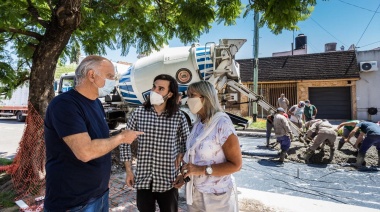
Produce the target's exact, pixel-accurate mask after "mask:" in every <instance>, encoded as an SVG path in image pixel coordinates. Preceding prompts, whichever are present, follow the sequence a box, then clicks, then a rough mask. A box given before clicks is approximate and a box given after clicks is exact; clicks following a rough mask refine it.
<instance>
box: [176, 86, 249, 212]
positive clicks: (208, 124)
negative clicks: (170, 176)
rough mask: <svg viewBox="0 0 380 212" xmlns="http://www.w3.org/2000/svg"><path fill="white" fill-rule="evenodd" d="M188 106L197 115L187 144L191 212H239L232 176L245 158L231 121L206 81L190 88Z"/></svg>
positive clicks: (187, 186)
mask: <svg viewBox="0 0 380 212" xmlns="http://www.w3.org/2000/svg"><path fill="white" fill-rule="evenodd" d="M187 92H188V97H189V98H188V100H187V104H188V106H189V109H190V111H191V112H192V113H193V114H196V115H198V121H197V122H196V123H195V124H194V126H193V129H192V131H191V134H190V136H189V138H188V140H187V142H186V149H187V151H186V153H185V156H184V162H185V164H184V165H183V166H182V169H181V171H182V173H183V175H184V176H183V177H184V178H187V177H189V178H190V179H189V178H188V179H189V180H187V181H188V182H187V184H186V202H187V204H188V211H189V212H192V211H228V212H230V211H238V201H237V194H236V186H235V183H234V179H233V176H232V173H234V172H237V171H239V170H240V168H241V166H242V156H241V150H240V145H239V140H238V137H237V135H236V131H235V128H234V125H233V124H232V122H231V119H230V118H229V117H228V116H227V114H226V113H224V112H223V110H222V109H221V106H220V104H219V101H218V95H217V93H216V91H215V88H214V86H212V84H211V83H209V82H207V81H200V82H195V83H192V84H190V85H189V88H188V91H187Z"/></svg>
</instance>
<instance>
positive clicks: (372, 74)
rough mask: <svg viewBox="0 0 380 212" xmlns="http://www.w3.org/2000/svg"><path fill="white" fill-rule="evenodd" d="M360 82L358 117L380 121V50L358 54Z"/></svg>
mask: <svg viewBox="0 0 380 212" xmlns="http://www.w3.org/2000/svg"><path fill="white" fill-rule="evenodd" d="M356 55H357V60H358V64H359V70H360V80H358V81H357V86H356V102H357V117H358V119H360V120H370V121H374V122H378V121H380V48H377V49H374V50H370V51H360V52H356Z"/></svg>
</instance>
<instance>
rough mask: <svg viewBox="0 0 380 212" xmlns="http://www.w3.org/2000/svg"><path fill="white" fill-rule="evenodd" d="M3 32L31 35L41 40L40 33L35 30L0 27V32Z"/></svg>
mask: <svg viewBox="0 0 380 212" xmlns="http://www.w3.org/2000/svg"><path fill="white" fill-rule="evenodd" d="M3 32H13V33H17V34H21V35H27V36H31V37H34V38H35V39H37V40H38V41H41V40H42V38H43V36H42V35H40V34H38V33H36V32H31V31H27V30H21V29H16V28H8V29H4V28H0V33H3Z"/></svg>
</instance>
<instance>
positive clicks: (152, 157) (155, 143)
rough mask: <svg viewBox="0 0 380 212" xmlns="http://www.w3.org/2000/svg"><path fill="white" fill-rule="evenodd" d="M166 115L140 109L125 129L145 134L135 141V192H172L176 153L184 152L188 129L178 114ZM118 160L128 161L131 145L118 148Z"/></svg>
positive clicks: (131, 117) (175, 173) (152, 110)
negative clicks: (138, 190)
mask: <svg viewBox="0 0 380 212" xmlns="http://www.w3.org/2000/svg"><path fill="white" fill-rule="evenodd" d="M167 115H168V114H167V112H163V113H161V115H158V114H157V112H156V111H155V110H154V107H152V109H150V110H146V109H145V108H144V107H140V108H136V109H135V110H134V111H133V112H132V114H131V116H130V118H129V119H128V122H127V127H126V128H127V129H130V130H137V131H142V132H144V134H143V135H139V136H138V138H137V142H138V149H137V168H136V172H135V188H136V189H150V188H152V191H153V192H164V191H167V190H169V189H171V188H173V185H172V183H173V182H174V180H175V179H176V177H177V175H178V170H176V169H175V159H176V157H177V155H178V153H184V152H185V151H186V140H187V137H188V135H189V127H188V124H187V121H186V117H185V115H184V114H183V113H182V112H181V111H178V112H176V113H174V114H173V115H172V117H170V118H169V117H168V116H167ZM120 159H121V160H122V161H131V148H130V145H128V144H122V145H120Z"/></svg>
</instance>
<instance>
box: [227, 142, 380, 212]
mask: <svg viewBox="0 0 380 212" xmlns="http://www.w3.org/2000/svg"><path fill="white" fill-rule="evenodd" d="M239 140H240V144H241V145H242V146H241V148H242V152H243V168H242V170H241V171H240V172H238V173H235V174H234V176H235V178H236V183H237V186H238V187H243V188H247V189H255V190H260V191H268V192H273V193H279V194H286V195H292V196H299V197H305V198H311V199H318V200H325V201H332V202H336V203H343V204H350V205H357V206H363V207H370V208H375V209H380V202H379V199H380V172H379V169H378V167H370V168H366V169H362V170H356V169H354V168H352V167H350V166H347V164H329V165H310V164H300V163H293V162H286V163H284V164H280V163H278V162H277V157H278V156H277V153H278V152H277V151H275V150H272V149H267V148H266V147H265V142H266V140H265V138H253V137H244V136H239ZM305 211H307V210H305Z"/></svg>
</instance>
